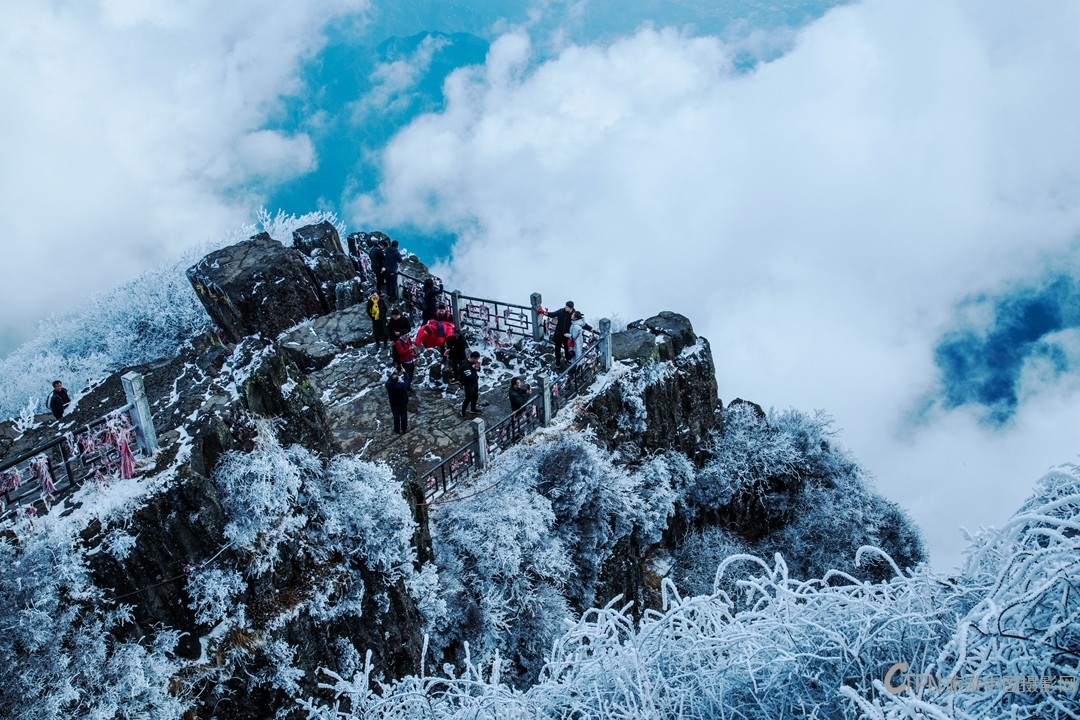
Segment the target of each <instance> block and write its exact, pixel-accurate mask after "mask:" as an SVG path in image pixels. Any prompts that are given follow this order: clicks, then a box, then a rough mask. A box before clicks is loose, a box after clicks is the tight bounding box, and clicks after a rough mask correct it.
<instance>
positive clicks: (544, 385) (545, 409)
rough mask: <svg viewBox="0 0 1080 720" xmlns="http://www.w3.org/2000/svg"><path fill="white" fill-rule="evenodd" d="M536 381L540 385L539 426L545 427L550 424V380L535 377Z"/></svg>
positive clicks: (543, 377) (539, 376) (545, 377)
mask: <svg viewBox="0 0 1080 720" xmlns="http://www.w3.org/2000/svg"><path fill="white" fill-rule="evenodd" d="M536 381H537V384H539V385H540V397H541V399H540V424H541V425H543V426H544V427H547V426H548V425H550V424H551V378H549V377H548V376H547V375H537V376H536Z"/></svg>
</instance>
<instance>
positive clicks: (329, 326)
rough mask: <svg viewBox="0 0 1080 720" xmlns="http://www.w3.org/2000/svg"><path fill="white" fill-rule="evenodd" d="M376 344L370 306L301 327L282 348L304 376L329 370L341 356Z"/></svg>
mask: <svg viewBox="0 0 1080 720" xmlns="http://www.w3.org/2000/svg"><path fill="white" fill-rule="evenodd" d="M371 341H372V333H371V317H370V316H369V315H368V314H367V305H366V304H360V305H353V306H352V307H349V308H345V309H344V310H338V311H336V312H332V313H329V314H328V315H323V316H321V317H318V318H315V319H314V320H310V321H308V322H305V323H303V324H302V325H298V326H297V327H295V328H293V329H292V330H290V331H289V332H287V333H285V334H284V335H282V336H281V338H280V339H279V341H278V344H279V345H280V346H281V348H282V350H284V351H285V353H286V354H288V355H289V357H290V358H292V359H293V361H294V362H296V363H297V364H298V365H299V366H300V368H301V369H302V370H303V371H304V372H308V373H310V372H314V371H315V370H321V369H322V368H324V367H326V366H327V365H328V364H330V362H331V361H332V360H333V359H334V357H336V356H337V355H338V354H339V353H341V352H342V351H344V350H347V349H349V348H354V347H360V346H362V345H367V344H368V343H370V342H371Z"/></svg>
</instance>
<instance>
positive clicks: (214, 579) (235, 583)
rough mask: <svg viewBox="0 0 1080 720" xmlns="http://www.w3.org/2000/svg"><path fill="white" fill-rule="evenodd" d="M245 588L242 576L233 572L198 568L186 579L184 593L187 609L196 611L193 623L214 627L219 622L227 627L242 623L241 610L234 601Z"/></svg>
mask: <svg viewBox="0 0 1080 720" xmlns="http://www.w3.org/2000/svg"><path fill="white" fill-rule="evenodd" d="M246 589H247V583H246V582H244V578H243V576H241V575H240V573H238V572H236V571H235V570H227V569H221V568H216V567H213V566H210V567H206V568H201V569H199V570H197V571H195V572H193V573H191V575H189V576H188V580H187V593H188V597H190V598H191V602H190V607H191V609H192V610H194V611H195V622H197V623H199V624H202V625H216V624H217V623H219V622H221V620H222V619H229V620H230V621H231V622H230V624H243V622H244V616H245V615H244V608H243V606H238V603H237V598H238V597H240V596H241V595H242V594H243V592H244V591H245V590H246Z"/></svg>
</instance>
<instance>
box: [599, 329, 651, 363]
mask: <svg viewBox="0 0 1080 720" xmlns="http://www.w3.org/2000/svg"><path fill="white" fill-rule="evenodd" d="M611 357H612V358H614V359H615V360H656V359H658V358H659V355H658V354H657V352H656V336H655V335H653V334H652V333H651V332H649V331H648V330H646V329H644V328H635V329H629V328H627V329H626V330H624V331H623V332H617V333H612V335H611Z"/></svg>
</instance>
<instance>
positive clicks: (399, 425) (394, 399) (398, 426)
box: [386, 367, 410, 433]
mask: <svg viewBox="0 0 1080 720" xmlns="http://www.w3.org/2000/svg"><path fill="white" fill-rule="evenodd" d="M409 385H410V380H409V374H408V373H407V372H405V368H402V367H398V369H397V370H396V371H395V372H394V373H392V374H391V375H390V379H389V380H387V381H386V395H387V397H389V398H390V413H391V414H392V415H393V416H394V432H396V433H407V432H409Z"/></svg>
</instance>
